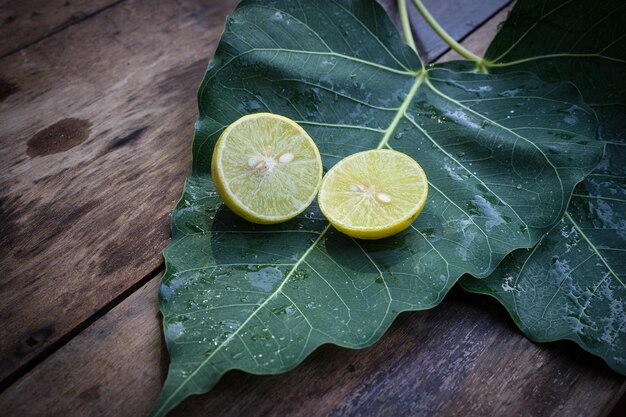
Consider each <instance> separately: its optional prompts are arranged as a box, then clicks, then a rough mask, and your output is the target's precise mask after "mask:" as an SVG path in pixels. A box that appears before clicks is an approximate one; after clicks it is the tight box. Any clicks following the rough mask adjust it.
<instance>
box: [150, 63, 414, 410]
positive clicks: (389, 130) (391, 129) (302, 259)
mask: <svg viewBox="0 0 626 417" xmlns="http://www.w3.org/2000/svg"><path fill="white" fill-rule="evenodd" d="M425 78H426V71H425V70H422V71H420V72H419V73H418V75H417V77H416V79H415V82H414V83H413V85H412V86H411V89H410V90H409V92H408V93H407V95H406V97H405V98H404V101H403V102H402V105H401V106H400V107H399V108H398V111H397V112H396V115H395V116H394V118H393V120H392V121H391V124H390V125H389V127H388V128H387V129H385V134H384V135H383V137H382V138H381V140H380V142H379V143H378V146H377V147H376V148H375V149H382V148H383V147H384V146H386V145H387V143H388V141H389V138H390V137H391V134H392V133H393V132H394V130H395V129H396V127H397V126H398V123H399V122H400V120H401V119H402V118H403V115H404V113H405V112H406V110H407V108H408V106H409V105H410V104H411V102H412V101H413V98H414V97H415V94H416V93H417V90H419V87H420V85H422V83H423V82H424V80H425ZM330 227H331V225H330V223H329V224H327V225H326V227H325V228H324V229H323V230H322V231H321V232H320V234H319V236H318V237H317V238H316V239H315V240H314V241H313V243H311V245H310V246H309V247H308V249H307V250H306V251H305V252H304V253H303V254H302V256H301V257H300V258H299V259H298V260H297V261H296V263H295V264H293V267H292V268H291V270H290V271H289V273H288V274H287V276H286V277H285V279H284V280H283V282H282V283H281V284H280V285H279V286H278V287H277V288H276V289H275V290H274V291H273V292H272V293H270V294H269V295H268V297H267V298H266V299H265V301H263V302H262V303H261V304H259V306H258V307H257V308H256V309H255V310H254V311H253V312H252V313H251V314H250V315H249V316H248V318H247V319H246V320H244V322H243V323H241V325H240V326H239V327H237V329H236V330H235V331H234V332H233V333H232V334H231V335H230V336H228V337H227V338H226V339H225V340H224V341H223V342H222V343H221V344H220V345H219V346H217V347H216V348H215V350H214V351H213V352H212V353H211V354H210V355H209V356H207V357H206V359H204V360H203V361H202V362H201V363H200V364H199V365H198V366H197V367H196V369H195V370H194V371H193V372H191V373H190V374H189V376H188V377H187V378H185V379H184V380H183V382H182V383H180V384H179V386H178V387H177V388H176V389H175V390H174V391H173V392H172V394H170V395H169V396H168V398H167V399H166V400H165V401H164V402H163V405H161V407H160V408H159V409H158V410H156V413H157V414H159V413H160V412H162V411H163V410H164V409H166V408H167V407H166V406H167V405H168V404H169V403H170V401H171V400H172V399H173V398H174V397H175V396H176V395H177V394H178V392H179V391H180V390H181V389H182V388H183V387H184V386H185V385H186V384H187V383H188V382H189V381H191V380H192V379H193V378H194V376H195V375H196V374H197V373H198V371H199V370H200V369H202V368H203V367H204V366H205V365H207V364H208V363H209V362H210V361H211V359H212V358H213V356H214V355H215V354H216V353H217V352H219V351H220V350H221V349H222V348H223V347H224V346H226V345H227V344H228V343H230V341H231V340H233V338H234V337H236V336H237V335H238V334H239V331H240V330H241V329H243V328H245V326H246V325H247V324H248V322H249V321H250V320H251V319H253V318H254V317H256V316H257V314H258V313H259V311H261V310H262V309H263V308H264V307H265V306H266V305H267V304H268V303H269V302H270V301H271V300H272V299H274V297H276V296H277V295H278V294H280V293H281V292H282V289H283V288H284V287H285V284H287V282H288V281H289V278H291V275H292V274H293V273H294V272H295V271H296V270H297V269H298V267H299V266H300V265H301V264H302V263H303V262H305V259H306V258H307V256H309V254H310V253H311V252H312V251H313V250H314V249H315V247H316V246H317V244H318V243H319V242H320V241H321V240H322V239H323V238H324V236H325V235H326V233H327V232H328V230H329V229H330ZM381 276H382V274H381ZM384 280H385V279H384V277H383V281H384ZM385 286H387V283H386V282H385ZM283 294H284V293H283ZM390 297H391V295H390ZM287 298H288V297H287ZM391 302H392V299H391V298H390V300H389V303H390V305H391ZM292 303H293V302H292ZM294 306H295V304H294ZM296 308H297V306H296ZM298 310H299V309H298ZM309 326H311V325H310V324H309ZM311 327H312V326H311Z"/></svg>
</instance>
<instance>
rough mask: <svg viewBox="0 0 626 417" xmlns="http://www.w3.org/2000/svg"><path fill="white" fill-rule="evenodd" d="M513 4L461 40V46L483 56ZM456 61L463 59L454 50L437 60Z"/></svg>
mask: <svg viewBox="0 0 626 417" xmlns="http://www.w3.org/2000/svg"><path fill="white" fill-rule="evenodd" d="M514 4H515V3H510V4H509V5H507V6H506V7H504V8H503V9H502V10H500V11H499V12H498V13H497V14H496V15H494V16H493V17H492V18H491V19H489V20H488V21H487V22H485V23H484V24H483V25H481V26H480V28H478V29H477V30H475V31H474V32H472V33H471V34H470V35H469V36H468V37H467V38H465V39H464V40H463V46H465V47H466V48H467V49H469V50H470V51H471V52H473V53H474V54H476V55H478V56H480V57H482V56H484V55H485V52H486V51H487V47H489V43H490V42H491V40H492V39H493V38H494V37H495V36H496V33H497V32H498V28H499V27H500V25H501V24H502V23H503V22H504V21H505V20H506V18H507V17H508V15H509V12H510V11H511V9H512V8H513V6H514ZM457 59H463V57H462V56H461V55H459V54H458V53H457V52H455V51H454V50H452V49H450V50H449V51H448V52H446V53H445V54H443V55H442V56H441V57H440V58H439V62H445V61H454V60H457Z"/></svg>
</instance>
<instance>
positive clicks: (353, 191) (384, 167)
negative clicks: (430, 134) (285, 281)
mask: <svg viewBox="0 0 626 417" xmlns="http://www.w3.org/2000/svg"><path fill="white" fill-rule="evenodd" d="M427 195H428V181H427V179H426V174H424V171H423V170H422V168H421V167H420V166H419V164H418V163H417V162H415V161H414V160H413V159H411V158H410V157H409V156H408V155H405V154H403V153H400V152H397V151H393V150H386V149H379V150H371V151H365V152H359V153H356V154H354V155H351V156H349V157H347V158H345V159H343V160H341V161H340V162H339V163H338V164H337V165H335V166H334V167H333V168H332V169H331V170H330V171H328V173H327V174H326V175H325V176H324V179H323V180H322V185H321V188H320V193H319V205H320V209H321V210H322V213H324V215H325V216H326V218H328V220H329V221H330V223H331V224H332V225H333V226H334V227H335V228H336V229H337V230H339V231H340V232H343V233H345V234H347V235H349V236H352V237H356V238H360V239H380V238H383V237H387V236H391V235H394V234H396V233H398V232H401V231H402V230H404V229H406V228H407V227H409V226H410V225H411V223H413V221H414V220H415V218H416V217H417V216H418V215H419V214H420V213H421V211H422V208H423V207H424V203H425V202H426V197H427Z"/></svg>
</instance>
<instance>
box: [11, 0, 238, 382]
mask: <svg viewBox="0 0 626 417" xmlns="http://www.w3.org/2000/svg"><path fill="white" fill-rule="evenodd" d="M235 3H236V0H231V1H228V2H221V1H213V2H205V1H199V0H180V1H178V2H171V1H166V0H161V1H158V2H144V1H130V0H129V1H125V2H123V3H120V4H119V5H117V6H116V7H112V8H110V9H107V10H106V11H104V12H102V13H101V14H99V15H98V16H97V17H94V18H93V19H89V20H86V21H84V22H82V23H80V24H77V25H73V26H71V27H69V28H67V29H66V30H64V31H63V32H61V33H59V34H58V35H55V36H52V37H49V38H46V39H45V40H44V41H42V42H40V43H37V44H36V45H33V46H32V47H29V48H27V49H25V50H22V51H21V52H20V53H19V54H13V55H10V56H9V57H6V58H4V59H3V60H2V61H1V62H2V65H1V68H2V70H1V71H2V73H1V78H3V79H6V80H7V81H8V82H9V83H10V85H11V86H13V87H12V88H11V91H9V93H10V94H7V95H5V97H4V99H3V100H2V102H0V166H2V167H3V169H2V171H0V201H1V204H0V207H1V211H2V222H1V223H0V228H1V230H0V260H1V262H2V271H3V276H2V280H1V282H0V295H1V296H0V317H2V322H3V325H2V326H1V327H0V340H1V341H2V342H1V343H0V379H2V378H5V377H7V375H10V374H12V373H13V372H15V371H16V370H19V369H20V366H23V365H24V364H26V363H28V361H29V360H31V359H32V358H35V357H36V355H37V354H40V353H42V352H43V353H45V352H46V349H48V348H49V347H50V346H51V345H53V344H54V343H55V342H57V341H58V340H60V338H61V337H63V336H64V335H66V334H67V333H68V332H69V331H71V330H72V329H74V328H75V327H76V326H80V325H81V323H82V322H83V321H85V320H86V319H88V318H89V317H90V316H91V315H92V314H93V313H94V312H96V311H98V310H99V309H100V308H102V307H103V306H104V305H106V304H107V303H108V302H110V301H111V300H113V299H115V297H117V296H119V295H120V294H122V293H123V292H124V291H125V290H127V289H128V288H130V287H131V286H132V285H133V284H134V283H135V282H137V281H138V280H140V279H141V278H142V277H144V276H146V274H148V273H149V272H150V271H152V270H153V269H154V268H155V267H157V266H159V265H160V264H161V263H162V258H161V250H162V248H163V247H164V246H165V244H166V243H167V241H168V240H169V237H170V231H169V214H170V211H171V209H172V207H173V206H174V204H175V202H176V200H177V199H178V197H179V196H180V193H181V191H182V187H183V181H184V178H185V177H186V176H187V175H188V173H189V168H190V165H191V164H190V159H191V158H190V157H191V155H190V146H191V138H192V135H193V124H194V121H195V119H196V118H197V110H196V106H197V105H196V99H195V92H196V88H197V86H198V85H199V83H200V81H201V79H202V76H203V73H204V69H205V67H206V65H207V63H208V58H209V57H210V56H211V55H212V53H213V50H214V48H215V46H216V41H217V39H218V38H219V35H220V33H221V30H222V27H223V24H224V20H225V16H226V14H227V13H228V12H230V11H231V10H232V9H233V8H234V6H235Z"/></svg>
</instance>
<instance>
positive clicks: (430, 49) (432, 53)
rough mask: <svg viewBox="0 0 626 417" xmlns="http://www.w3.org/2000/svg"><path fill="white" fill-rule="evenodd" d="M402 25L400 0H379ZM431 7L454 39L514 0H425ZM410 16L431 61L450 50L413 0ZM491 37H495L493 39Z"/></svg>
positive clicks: (422, 50) (417, 40)
mask: <svg viewBox="0 0 626 417" xmlns="http://www.w3.org/2000/svg"><path fill="white" fill-rule="evenodd" d="M378 2H379V3H381V4H382V5H383V7H384V8H385V10H387V12H388V13H389V15H390V16H391V17H392V18H393V19H394V22H395V23H396V26H397V27H398V28H400V20H399V17H398V8H397V0H378ZM423 3H424V5H425V6H426V8H428V11H429V12H430V13H431V14H432V15H433V16H434V17H435V19H437V21H438V22H439V23H440V24H441V25H442V26H443V28H444V29H445V30H446V31H447V32H448V33H449V34H450V36H452V37H453V38H454V39H457V40H459V39H464V38H465V37H466V36H467V35H468V34H470V33H471V32H473V31H474V30H475V29H476V28H477V27H479V26H480V25H481V24H482V23H483V22H485V21H487V20H489V19H490V18H491V17H492V16H493V15H494V14H495V13H497V12H498V10H500V9H502V8H503V7H506V5H507V4H509V3H511V0H454V1H450V0H448V1H441V0H423ZM407 10H408V13H409V20H410V21H411V23H412V27H413V37H414V39H415V46H416V47H417V50H418V52H419V54H420V57H421V58H422V59H423V60H424V61H427V62H430V61H433V60H435V59H437V57H439V56H440V55H441V54H443V53H444V52H446V51H447V50H448V49H449V48H448V45H447V44H446V43H445V42H444V41H443V40H442V39H441V38H440V37H439V35H437V34H436V33H435V31H434V30H433V29H432V28H431V27H430V26H429V25H427V24H425V23H424V20H423V19H422V17H421V15H420V13H419V12H418V11H417V9H416V8H415V6H414V5H413V2H412V1H409V2H408V4H407ZM488 41H491V39H489V40H488Z"/></svg>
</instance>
